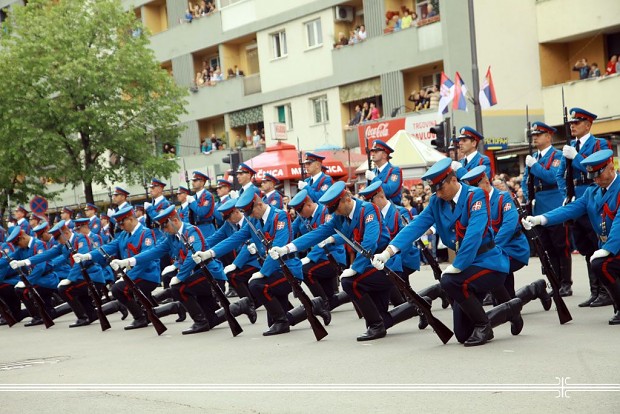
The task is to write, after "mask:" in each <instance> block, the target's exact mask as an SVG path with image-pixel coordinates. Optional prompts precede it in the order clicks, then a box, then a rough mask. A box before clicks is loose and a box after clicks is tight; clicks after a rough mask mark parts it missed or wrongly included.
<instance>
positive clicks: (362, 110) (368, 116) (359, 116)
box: [345, 102, 381, 128]
mask: <svg viewBox="0 0 620 414" xmlns="http://www.w3.org/2000/svg"><path fill="white" fill-rule="evenodd" d="M377 119H381V112H380V111H379V108H377V104H375V103H374V102H364V103H362V104H361V105H360V104H356V105H355V113H354V115H353V118H352V119H351V120H350V121H349V123H348V124H346V125H345V128H351V127H354V126H355V125H359V124H363V123H365V122H371V121H375V120H377Z"/></svg>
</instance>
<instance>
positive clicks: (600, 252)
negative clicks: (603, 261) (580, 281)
mask: <svg viewBox="0 0 620 414" xmlns="http://www.w3.org/2000/svg"><path fill="white" fill-rule="evenodd" d="M610 254H611V252H610V251H609V250H605V249H598V250H597V251H595V252H594V253H592V256H590V263H592V262H593V261H594V259H600V258H601V257H607V256H609V255H610Z"/></svg>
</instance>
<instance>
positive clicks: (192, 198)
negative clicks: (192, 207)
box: [185, 195, 196, 203]
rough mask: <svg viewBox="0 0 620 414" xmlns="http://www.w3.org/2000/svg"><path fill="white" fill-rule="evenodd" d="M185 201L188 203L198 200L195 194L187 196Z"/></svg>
mask: <svg viewBox="0 0 620 414" xmlns="http://www.w3.org/2000/svg"><path fill="white" fill-rule="evenodd" d="M185 201H187V202H188V203H193V202H194V201H196V197H194V196H191V195H190V196H187V198H186V199H185Z"/></svg>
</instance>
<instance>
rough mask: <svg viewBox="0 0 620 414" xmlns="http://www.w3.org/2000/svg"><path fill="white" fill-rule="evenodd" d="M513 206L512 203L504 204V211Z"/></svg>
mask: <svg viewBox="0 0 620 414" xmlns="http://www.w3.org/2000/svg"><path fill="white" fill-rule="evenodd" d="M511 208H512V203H506V205H505V206H504V211H508V210H510V209H511Z"/></svg>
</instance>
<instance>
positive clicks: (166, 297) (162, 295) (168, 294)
mask: <svg viewBox="0 0 620 414" xmlns="http://www.w3.org/2000/svg"><path fill="white" fill-rule="evenodd" d="M151 296H152V297H153V299H155V301H156V302H157V303H159V304H160V305H163V304H165V303H170V302H172V289H170V288H169V287H168V288H164V289H163V290H160V291H159V292H157V293H154V294H152V295H151Z"/></svg>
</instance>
